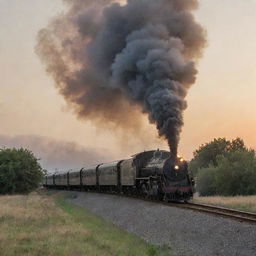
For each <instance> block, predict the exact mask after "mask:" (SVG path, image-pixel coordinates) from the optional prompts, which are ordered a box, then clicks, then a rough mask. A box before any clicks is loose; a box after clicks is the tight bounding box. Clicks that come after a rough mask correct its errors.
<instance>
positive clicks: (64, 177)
mask: <svg viewBox="0 0 256 256" xmlns="http://www.w3.org/2000/svg"><path fill="white" fill-rule="evenodd" d="M54 186H55V187H56V188H60V189H61V188H67V187H68V172H65V173H59V174H55V175H54Z"/></svg>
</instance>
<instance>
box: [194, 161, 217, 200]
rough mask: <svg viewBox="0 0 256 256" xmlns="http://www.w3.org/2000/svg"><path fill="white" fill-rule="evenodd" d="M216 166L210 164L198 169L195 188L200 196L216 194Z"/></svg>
mask: <svg viewBox="0 0 256 256" xmlns="http://www.w3.org/2000/svg"><path fill="white" fill-rule="evenodd" d="M215 173H216V168H215V167H214V166H210V167H208V168H203V169H201V170H199V172H198V175H197V190H198V191H199V192H200V195H202V196H211V195H215V194H216V190H217V189H216V183H215Z"/></svg>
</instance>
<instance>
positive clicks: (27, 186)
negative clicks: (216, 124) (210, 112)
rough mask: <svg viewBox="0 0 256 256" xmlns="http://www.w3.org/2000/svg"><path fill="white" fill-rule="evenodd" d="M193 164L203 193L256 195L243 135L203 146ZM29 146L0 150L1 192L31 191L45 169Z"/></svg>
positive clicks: (253, 164) (254, 157) (254, 166)
mask: <svg viewBox="0 0 256 256" xmlns="http://www.w3.org/2000/svg"><path fill="white" fill-rule="evenodd" d="M193 155H194V156H193V159H192V160H191V161H190V163H189V170H190V172H191V173H192V174H193V175H194V177H195V180H196V190H197V191H198V192H199V193H200V195H201V196H212V195H224V196H235V195H253V194H256V154H255V151H254V150H252V149H249V148H247V147H246V146H245V143H244V141H243V140H242V139H241V138H237V139H234V140H227V139H225V138H218V139H214V140H213V141H211V142H209V143H206V144H203V145H201V146H200V147H199V148H198V149H197V150H196V151H195V152H194V153H193ZM38 160H39V159H37V158H36V157H35V156H34V154H33V153H32V152H31V151H29V150H27V149H23V148H20V149H15V148H14V149H0V194H14V193H29V192H31V191H33V190H34V189H36V188H38V186H39V184H40V182H41V181H42V179H43V177H44V175H45V173H46V172H45V170H43V169H42V167H41V166H40V164H39V162H38Z"/></svg>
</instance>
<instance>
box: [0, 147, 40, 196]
mask: <svg viewBox="0 0 256 256" xmlns="http://www.w3.org/2000/svg"><path fill="white" fill-rule="evenodd" d="M43 175H44V172H43V170H42V168H41V166H40V164H39V163H38V159H37V158H36V157H35V156H34V154H33V153H32V152H31V151H29V150H27V149H23V148H21V149H0V193H1V194H7V193H8V194H12V193H29V192H31V191H32V190H34V189H36V188H37V187H38V185H39V183H40V182H41V180H42V178H43Z"/></svg>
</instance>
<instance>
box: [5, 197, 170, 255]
mask: <svg viewBox="0 0 256 256" xmlns="http://www.w3.org/2000/svg"><path fill="white" fill-rule="evenodd" d="M0 252H1V254H0V255H1V256H23V255H26V256H59V255H60V256H83V255H86V256H96V255H100V256H104V255H106V256H108V255H109V256H110V255H111V256H112V255H118V256H119V255H127V256H128V255H168V252H167V250H160V249H158V248H155V247H153V246H151V245H149V244H147V243H146V242H144V241H143V240H141V239H139V238H137V237H135V236H133V235H130V234H128V233H126V232H124V231H122V230H120V229H118V228H117V227H115V226H113V225H112V224H110V223H106V222H105V221H103V220H102V219H100V218H97V217H95V216H93V215H92V214H90V213H89V212H87V211H85V210H84V209H81V208H78V207H74V206H72V205H70V204H68V203H67V202H66V201H65V200H64V199H61V198H56V196H55V195H46V194H41V195H39V194H37V193H33V194H30V195H28V196H0Z"/></svg>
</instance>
